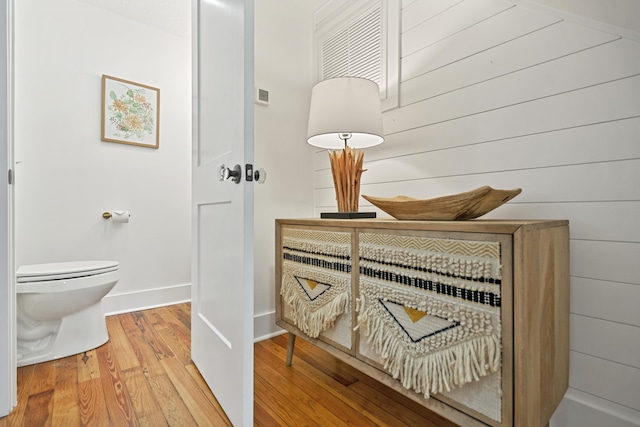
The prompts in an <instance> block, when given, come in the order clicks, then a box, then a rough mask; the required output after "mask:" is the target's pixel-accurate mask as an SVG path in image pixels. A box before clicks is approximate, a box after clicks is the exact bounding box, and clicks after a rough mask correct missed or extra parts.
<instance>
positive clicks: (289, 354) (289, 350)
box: [287, 332, 296, 366]
mask: <svg viewBox="0 0 640 427" xmlns="http://www.w3.org/2000/svg"><path fill="white" fill-rule="evenodd" d="M295 345H296V336H295V335H294V334H292V333H291V332H289V341H288V342H287V366H291V360H292V359H293V347H294V346H295Z"/></svg>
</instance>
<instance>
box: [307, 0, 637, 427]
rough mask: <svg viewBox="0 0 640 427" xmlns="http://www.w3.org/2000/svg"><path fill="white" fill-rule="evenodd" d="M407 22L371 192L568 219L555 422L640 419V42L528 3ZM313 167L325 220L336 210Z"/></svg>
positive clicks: (425, 12)
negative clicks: (476, 197) (461, 198)
mask: <svg viewBox="0 0 640 427" xmlns="http://www.w3.org/2000/svg"><path fill="white" fill-rule="evenodd" d="M401 17H402V18H401V19H402V23H401V28H402V35H401V62H400V63H401V71H400V75H401V79H400V80H401V81H400V88H399V93H400V107H399V108H397V109H393V110H389V111H386V112H385V113H384V127H385V134H386V139H385V142H384V144H382V145H380V146H378V147H374V148H371V149H367V150H366V152H365V168H366V169H367V171H366V172H365V173H364V174H363V178H362V188H361V193H362V194H367V195H374V196H381V197H392V196H396V195H400V194H404V195H408V196H413V197H419V198H431V197H437V196H442V195H448V194H453V193H458V192H462V191H468V190H471V189H473V188H476V187H479V186H482V185H490V186H492V187H494V188H502V189H510V188H516V187H519V188H522V190H523V191H522V193H521V194H520V195H519V196H518V197H516V198H515V199H514V200H513V201H511V202H509V203H508V204H507V205H504V206H502V207H500V208H499V209H497V210H495V211H493V212H492V213H490V214H489V215H487V216H486V217H487V218H562V219H568V220H569V221H570V229H571V343H570V345H571V359H570V364H571V365H570V366H571V367H570V389H569V391H568V392H567V395H566V397H565V399H564V400H563V402H562V404H561V405H560V407H559V409H558V410H557V411H556V413H555V414H554V417H553V419H552V422H551V426H556V427H589V426H594V427H596V426H597V427H600V426H605V425H606V426H608V427H629V426H637V425H640V38H635V37H629V36H628V33H624V32H623V31H620V32H616V31H615V29H612V28H610V27H607V28H602V27H601V26H598V25H591V23H590V22H585V21H582V20H580V19H570V18H571V17H567V16H566V15H562V14H560V13H555V11H554V10H552V9H545V8H536V7H529V6H528V5H527V4H522V3H521V2H515V1H503V0H466V1H465V0H462V1H461V0H404V1H403V3H402V11H401ZM623 33H624V34H627V36H626V37H623V36H620V35H619V34H623ZM314 162H315V171H316V172H315V210H316V215H319V213H320V212H326V211H331V210H336V204H335V195H334V190H333V187H332V178H331V173H330V170H329V168H328V165H329V162H328V159H327V154H326V152H318V153H316V155H315V159H314ZM360 210H375V208H373V207H372V206H370V205H368V204H367V202H366V201H365V200H363V199H362V200H361V204H360ZM378 216H379V217H388V216H387V215H386V214H384V213H383V212H381V211H378Z"/></svg>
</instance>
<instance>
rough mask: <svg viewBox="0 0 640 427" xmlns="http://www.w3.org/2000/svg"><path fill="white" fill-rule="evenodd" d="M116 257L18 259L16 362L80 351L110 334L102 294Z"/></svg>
mask: <svg viewBox="0 0 640 427" xmlns="http://www.w3.org/2000/svg"><path fill="white" fill-rule="evenodd" d="M118 278H119V277H118V262H116V261H79V262H64V263H54V264H35V265H23V266H21V267H19V268H18V270H17V272H16V292H17V295H16V309H17V331H16V332H17V338H18V343H17V350H18V351H17V353H18V366H26V365H31V364H34V363H40V362H46V361H48V360H54V359H59V358H61V357H66V356H71V355H73V354H78V353H82V352H85V351H88V350H91V349H94V348H96V347H99V346H101V345H102V344H104V343H105V342H107V341H108V340H109V335H108V334H107V323H106V320H105V316H104V311H103V309H102V298H103V297H104V296H105V295H107V294H108V293H109V291H111V289H113V287H114V286H115V285H116V283H117V282H118Z"/></svg>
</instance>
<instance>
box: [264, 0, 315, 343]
mask: <svg viewBox="0 0 640 427" xmlns="http://www.w3.org/2000/svg"><path fill="white" fill-rule="evenodd" d="M255 6H256V13H255V80H256V85H257V86H258V87H260V88H263V89H266V90H268V91H269V97H270V103H269V106H263V105H256V108H255V167H256V168H264V169H265V170H266V171H267V181H266V182H265V183H264V184H256V188H255V297H254V307H255V313H256V319H255V325H254V326H255V336H256V338H257V339H261V338H265V337H268V336H270V335H271V334H273V333H278V332H279V331H281V330H280V329H279V328H276V327H275V323H274V322H275V313H274V311H275V295H274V288H275V270H274V265H275V227H274V221H275V219H276V218H295V217H302V218H304V217H310V216H312V215H313V190H312V189H313V168H312V167H311V165H312V164H313V153H314V150H313V148H312V147H311V146H310V145H308V144H307V143H306V135H307V118H308V114H309V99H310V97H311V87H312V68H311V63H312V61H311V58H312V57H311V50H312V49H311V43H312V29H313V27H312V20H311V19H312V15H311V13H310V11H309V10H308V9H306V8H304V6H305V5H304V4H301V2H300V1H299V0H258V1H256V2H255ZM284 10H286V13H283V11H284Z"/></svg>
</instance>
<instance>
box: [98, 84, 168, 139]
mask: <svg viewBox="0 0 640 427" xmlns="http://www.w3.org/2000/svg"><path fill="white" fill-rule="evenodd" d="M102 140H103V141H108V142H119V143H121V144H130V145H139V146H141V147H149V148H158V147H159V146H160V89H158V88H155V87H151V86H147V85H143V84H140V83H134V82H130V81H128V80H124V79H119V78H116V77H112V76H107V75H105V74H103V75H102Z"/></svg>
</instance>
